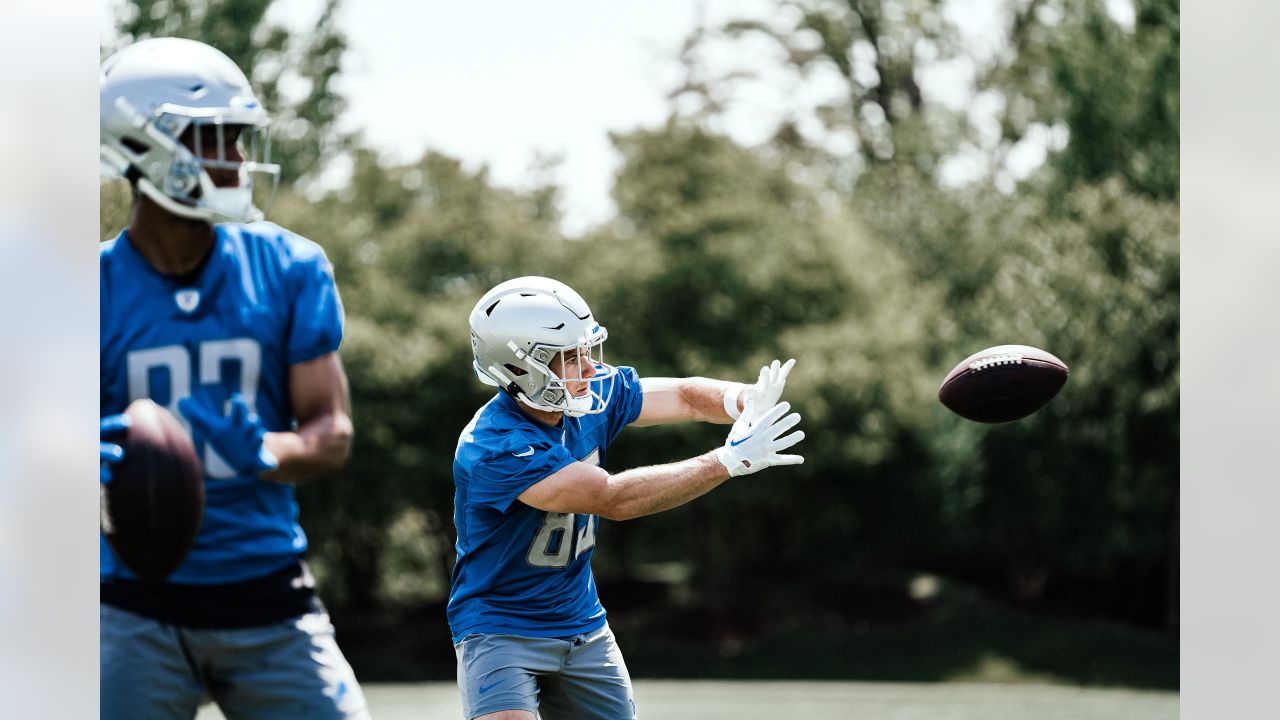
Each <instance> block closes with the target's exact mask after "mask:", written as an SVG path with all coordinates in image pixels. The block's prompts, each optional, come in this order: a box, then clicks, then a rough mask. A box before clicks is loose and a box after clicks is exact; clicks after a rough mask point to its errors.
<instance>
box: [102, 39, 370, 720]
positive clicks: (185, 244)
mask: <svg viewBox="0 0 1280 720" xmlns="http://www.w3.org/2000/svg"><path fill="white" fill-rule="evenodd" d="M100 101H101V152H102V162H103V167H104V169H107V170H111V171H114V172H115V173H117V174H119V175H120V176H122V177H124V178H127V179H128V180H129V182H130V183H131V184H132V186H133V190H134V206H133V215H132V217H131V219H130V221H129V226H128V227H127V228H126V229H125V230H124V231H123V232H121V233H120V235H119V237H117V238H116V239H114V240H110V241H108V242H106V243H103V244H102V246H101V252H100V256H101V355H100V365H101V374H102V377H101V411H102V414H103V415H104V416H105V417H104V418H103V423H102V431H103V441H104V442H103V443H102V458H103V473H102V475H103V477H102V480H103V482H110V481H111V471H110V469H111V464H112V463H113V462H115V461H118V460H119V459H120V457H121V455H122V451H121V450H120V447H119V445H117V444H115V443H113V442H111V440H112V439H113V437H114V436H113V431H119V430H120V429H121V428H122V426H123V425H124V424H127V423H126V422H123V421H122V417H123V416H121V415H119V413H121V412H122V411H123V410H124V408H125V407H126V406H127V405H128V404H129V402H130V401H132V400H134V399H137V398H141V397H150V398H152V399H153V400H155V401H156V402H157V403H158V404H160V405H162V406H164V407H166V408H168V409H169V410H170V411H171V412H173V414H174V415H175V416H177V417H179V418H180V419H182V422H183V423H184V425H186V426H187V427H188V429H189V430H190V432H191V434H192V439H193V441H194V443H195V447H196V451H197V453H198V454H199V456H200V458H201V460H202V461H203V464H204V473H205V493H206V504H205V515H204V520H203V523H202V525H201V527H200V532H199V535H198V536H197V538H196V541H195V544H194V546H193V547H192V549H191V551H190V554H189V555H188V556H187V558H186V560H185V561H184V562H183V564H182V565H181V566H180V567H179V568H178V569H177V570H176V571H175V572H174V573H173V574H172V575H171V576H170V577H169V578H168V580H167V581H166V582H164V583H162V584H158V585H148V584H145V583H142V582H140V581H138V580H137V579H136V578H135V577H134V576H133V574H132V573H130V572H129V570H128V569H127V568H126V567H125V566H124V565H123V564H122V563H121V562H120V559H119V558H117V557H116V556H115V555H114V554H113V552H112V550H111V548H110V547H109V546H108V545H107V543H106V542H105V541H102V542H101V543H100V545H101V549H100V554H101V569H100V576H101V608H100V613H101V620H100V622H101V625H100V627H101V637H100V655H101V717H102V718H104V719H110V720H152V719H155V720H160V719H164V720H173V719H175V718H192V717H194V716H195V714H196V711H197V708H198V706H199V704H200V702H201V701H202V699H204V698H207V697H212V698H213V699H214V700H215V701H216V702H217V703H218V705H219V707H220V708H221V710H222V712H223V714H224V715H226V717H228V718H230V719H232V720H236V719H238V718H245V719H249V718H252V719H254V720H273V719H276V718H279V719H280V720H285V719H291V720H292V719H296V718H308V719H312V718H316V719H318V718H367V717H368V712H367V710H366V705H365V699H364V695H363V693H362V692H361V689H360V686H359V685H358V684H357V682H356V679H355V676H354V675H353V674H352V671H351V667H350V665H349V664H348V663H347V661H346V659H345V658H344V657H343V655H342V652H341V651H340V650H339V649H338V646H337V643H336V642H335V641H334V635H333V626H332V625H331V624H330V622H329V616H328V614H327V613H326V612H325V610H324V607H323V606H322V605H321V604H320V601H319V600H318V598H317V597H316V596H315V591H314V581H313V579H312V577H311V573H310V572H309V571H308V570H307V567H306V565H305V564H304V562H303V560H302V556H303V553H304V552H305V551H306V549H307V539H306V535H305V534H304V533H303V532H302V528H301V527H300V526H299V525H298V522H297V514H298V507H297V503H296V501H295V499H294V488H293V485H294V484H297V483H300V482H303V481H306V480H310V479H312V478H315V477H317V476H321V475H324V474H328V473H333V472H335V471H337V470H338V469H340V468H341V467H342V466H343V465H344V464H345V463H346V460H347V456H348V453H349V451H350V445H351V437H352V425H351V419H350V416H349V412H350V411H349V399H348V392H347V379H346V375H345V373H344V371H343V369H342V365H341V364H340V363H339V360H338V355H337V350H338V346H339V344H340V343H341V341H342V324H343V313H342V305H341V302H340V300H339V298H338V291H337V288H336V287H335V285H334V281H333V272H332V268H331V267H330V265H329V261H328V259H327V258H326V257H325V255H324V252H323V251H322V250H321V249H320V247H319V246H318V245H316V244H315V243H313V242H311V241H309V240H307V239H305V238H302V237H299V236H297V235H294V234H293V233H290V232H288V231H287V230H284V229H282V228H280V227H278V226H276V225H273V224H271V223H267V222H258V220H260V219H261V217H262V213H261V212H260V211H259V210H258V209H257V208H255V207H254V204H253V197H252V183H251V179H252V177H253V175H255V174H265V175H266V176H268V177H269V178H270V180H271V181H272V182H274V181H275V179H276V176H277V175H278V172H279V168H278V167H277V166H273V165H269V164H266V163H265V162H263V161H262V160H263V158H262V157H259V156H257V155H256V154H257V153H258V152H259V151H264V152H265V150H264V147H265V139H266V138H265V131H266V129H267V123H268V115H267V112H266V111H265V109H264V108H263V107H262V106H261V104H260V103H259V102H258V100H257V98H256V97H255V95H254V93H253V91H252V90H251V89H250V87H249V82H248V80H247V78H246V77H245V75H244V73H243V72H241V70H240V69H239V68H238V67H237V66H236V65H235V63H233V62H232V61H231V60H230V59H229V58H228V57H227V56H226V55H224V54H223V53H221V52H220V51H218V50H215V49H214V48H212V47H209V46H208V45H205V44H203V43H199V42H195V41H192V40H181V39H173V38H162V39H154V40H145V41H142V42H139V43H137V44H135V45H132V46H130V47H128V48H125V49H124V50H122V51H120V52H119V53H117V54H115V55H113V56H112V57H111V58H109V59H108V60H107V61H106V62H105V63H103V66H102V75H101V87H100Z"/></svg>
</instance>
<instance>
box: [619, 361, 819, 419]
mask: <svg viewBox="0 0 1280 720" xmlns="http://www.w3.org/2000/svg"><path fill="white" fill-rule="evenodd" d="M795 364H796V361H795V360H794V359H791V360H788V361H787V362H786V363H782V362H781V361H778V360H774V361H773V362H772V363H770V364H769V365H765V366H764V367H762V368H760V377H759V379H758V380H757V381H756V383H755V384H754V385H744V384H742V383H737V382H730V381H727V380H713V379H711V378H703V377H691V378H662V377H659V378H643V379H641V380H640V387H641V388H643V390H644V404H643V405H642V406H641V408H640V416H639V417H638V418H637V419H636V421H635V422H634V423H632V424H633V425H636V426H640V427H643V426H645V425H662V424H665V423H673V422H684V421H688V420H699V421H702V422H710V423H720V424H727V423H731V422H734V421H735V420H737V419H738V418H739V417H740V416H741V414H742V412H743V410H744V408H745V407H746V406H747V404H748V403H751V404H752V405H753V406H754V407H756V408H762V409H767V408H771V407H773V406H774V405H777V404H778V399H779V398H781V397H782V389H783V388H784V387H785V386H786V383H787V375H789V374H790V373H791V368H792V367H794V366H795Z"/></svg>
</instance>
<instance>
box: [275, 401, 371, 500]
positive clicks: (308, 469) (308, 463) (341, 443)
mask: <svg viewBox="0 0 1280 720" xmlns="http://www.w3.org/2000/svg"><path fill="white" fill-rule="evenodd" d="M352 435H353V428H352V425H351V418H350V417H348V416H347V415H346V413H336V414H332V415H322V416H320V417H317V418H313V419H312V420H310V421H308V422H306V423H304V424H303V425H301V426H299V427H298V430H297V431H296V432H272V433H267V434H266V436H265V437H264V438H263V444H264V445H265V446H266V448H267V450H269V451H270V452H271V454H272V455H275V456H276V460H278V461H279V462H280V467H278V468H276V469H275V470H272V471H271V472H265V473H263V474H262V478H263V479H264V480H273V481H275V482H283V483H290V484H294V485H297V484H301V483H304V482H306V481H308V480H314V479H316V478H318V477H322V476H324V475H328V474H331V473H335V472H337V471H338V470H340V469H342V466H343V465H345V464H346V462H347V458H348V457H349V456H350V454H351V438H352Z"/></svg>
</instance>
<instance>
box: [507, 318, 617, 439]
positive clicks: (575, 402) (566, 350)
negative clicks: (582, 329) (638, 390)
mask: <svg viewBox="0 0 1280 720" xmlns="http://www.w3.org/2000/svg"><path fill="white" fill-rule="evenodd" d="M607 334H608V333H607V332H606V331H604V329H603V328H601V332H600V336H599V337H598V338H596V339H595V340H594V342H587V343H581V344H577V345H570V346H566V347H542V346H537V347H535V348H534V349H533V350H532V351H531V352H530V353H527V355H526V357H525V358H521V359H525V360H527V361H528V362H529V364H530V365H533V366H535V367H536V368H537V369H538V370H541V371H542V372H544V373H546V375H547V377H548V380H547V385H546V387H545V388H544V389H543V390H542V392H541V393H540V397H539V398H538V400H540V401H541V404H538V403H533V402H531V403H530V404H531V405H533V406H534V407H537V408H538V409H540V410H550V411H552V412H565V413H567V414H569V415H570V416H571V417H580V416H582V415H594V414H596V413H600V412H604V410H605V409H606V408H607V407H608V406H609V400H610V398H611V396H612V394H613V383H612V382H610V381H611V380H612V379H613V376H614V375H615V374H616V373H617V372H618V371H617V368H614V367H613V366H612V365H609V364H607V363H605V361H604V341H605V337H606V336H607ZM512 345H514V343H512ZM512 349H513V350H518V349H519V348H515V347H513V348H512ZM516 357H520V353H519V352H517V353H516ZM544 357H545V358H548V359H547V360H541V358H544ZM540 360H541V361H540ZM557 370H558V372H557Z"/></svg>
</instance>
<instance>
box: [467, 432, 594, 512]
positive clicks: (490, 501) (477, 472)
mask: <svg viewBox="0 0 1280 720" xmlns="http://www.w3.org/2000/svg"><path fill="white" fill-rule="evenodd" d="M573 462H575V460H574V457H573V456H572V455H570V454H569V451H568V450H566V449H565V448H564V446H562V445H560V444H559V443H552V442H550V441H548V440H545V439H532V440H528V441H518V442H517V441H512V442H510V443H508V444H506V446H505V447H504V448H503V449H502V450H500V451H498V452H496V453H493V454H490V455H489V456H488V457H486V458H485V459H484V460H483V461H481V462H480V463H478V464H477V465H476V466H475V467H474V468H473V469H472V472H471V487H470V497H471V502H474V503H479V504H481V505H487V506H489V507H492V508H494V509H496V510H497V511H498V512H503V513H505V512H506V511H507V510H508V509H510V508H511V506H512V505H513V504H514V503H515V501H516V498H517V497H518V496H519V495H520V493H522V492H524V491H525V490H528V489H529V488H530V487H532V486H533V485H535V484H537V483H538V482H540V481H542V480H544V479H545V478H546V477H547V476H549V475H551V474H553V473H555V472H556V471H558V470H560V469H562V468H564V467H566V466H567V465H569V464H570V463H573Z"/></svg>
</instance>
